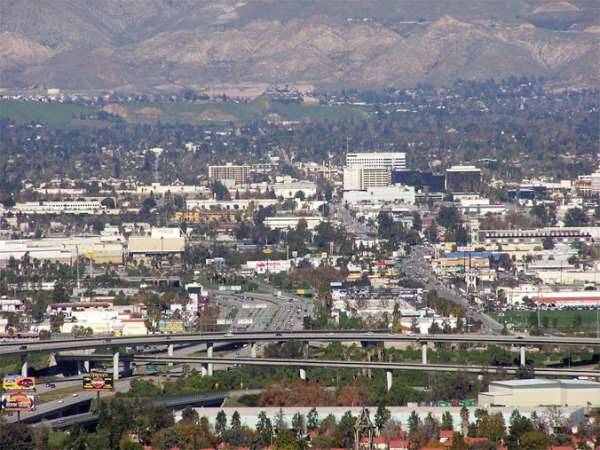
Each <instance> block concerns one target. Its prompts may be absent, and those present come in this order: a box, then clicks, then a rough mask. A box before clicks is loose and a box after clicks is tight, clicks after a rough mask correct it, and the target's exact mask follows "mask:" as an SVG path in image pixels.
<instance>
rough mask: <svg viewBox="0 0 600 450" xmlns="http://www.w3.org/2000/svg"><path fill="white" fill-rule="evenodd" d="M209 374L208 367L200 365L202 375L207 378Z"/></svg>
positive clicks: (203, 364)
mask: <svg viewBox="0 0 600 450" xmlns="http://www.w3.org/2000/svg"><path fill="white" fill-rule="evenodd" d="M207 374H208V365H207V364H205V363H202V364H201V365H200V375H201V376H203V377H205V376H206V375H207Z"/></svg>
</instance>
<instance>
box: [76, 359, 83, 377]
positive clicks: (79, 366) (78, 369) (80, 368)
mask: <svg viewBox="0 0 600 450" xmlns="http://www.w3.org/2000/svg"><path fill="white" fill-rule="evenodd" d="M82 373H83V363H82V362H81V361H77V375H81V374H82Z"/></svg>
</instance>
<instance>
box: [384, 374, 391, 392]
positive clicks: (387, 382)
mask: <svg viewBox="0 0 600 450" xmlns="http://www.w3.org/2000/svg"><path fill="white" fill-rule="evenodd" d="M385 381H386V385H385V387H386V389H387V391H388V392H390V391H391V390H392V371H391V370H386V371H385Z"/></svg>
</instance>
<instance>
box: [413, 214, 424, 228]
mask: <svg viewBox="0 0 600 450" xmlns="http://www.w3.org/2000/svg"><path fill="white" fill-rule="evenodd" d="M412 216H413V224H412V227H413V230H415V231H421V229H422V228H423V221H422V220H421V215H420V214H419V212H418V211H413V213H412Z"/></svg>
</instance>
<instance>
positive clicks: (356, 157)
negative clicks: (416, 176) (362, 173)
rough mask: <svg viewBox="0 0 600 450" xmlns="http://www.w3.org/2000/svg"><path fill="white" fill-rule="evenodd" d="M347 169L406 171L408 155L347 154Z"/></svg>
mask: <svg viewBox="0 0 600 450" xmlns="http://www.w3.org/2000/svg"><path fill="white" fill-rule="evenodd" d="M346 167H361V168H363V169H387V170H389V171H392V170H402V169H406V153H403V152H373V153H346Z"/></svg>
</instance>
